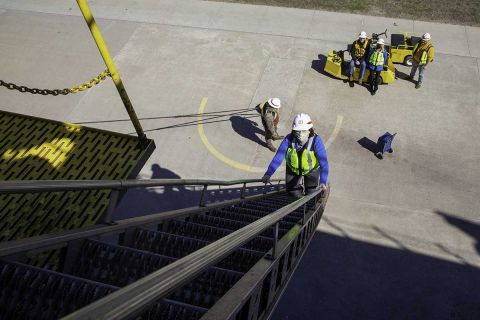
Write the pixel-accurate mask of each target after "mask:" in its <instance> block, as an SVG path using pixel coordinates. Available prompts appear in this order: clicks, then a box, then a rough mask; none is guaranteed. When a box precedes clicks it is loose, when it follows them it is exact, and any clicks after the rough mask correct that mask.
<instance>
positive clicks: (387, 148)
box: [377, 132, 396, 154]
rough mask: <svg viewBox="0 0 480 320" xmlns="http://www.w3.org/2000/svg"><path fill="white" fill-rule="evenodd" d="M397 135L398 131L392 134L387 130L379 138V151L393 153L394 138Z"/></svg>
mask: <svg viewBox="0 0 480 320" xmlns="http://www.w3.org/2000/svg"><path fill="white" fill-rule="evenodd" d="M395 135H396V133H394V134H391V133H389V132H385V134H383V135H382V136H381V137H380V138H378V141H377V148H378V149H377V150H378V152H380V153H382V154H383V153H384V152H389V153H392V152H393V149H392V142H393V138H395Z"/></svg>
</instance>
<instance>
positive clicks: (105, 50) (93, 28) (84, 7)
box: [77, 0, 147, 141]
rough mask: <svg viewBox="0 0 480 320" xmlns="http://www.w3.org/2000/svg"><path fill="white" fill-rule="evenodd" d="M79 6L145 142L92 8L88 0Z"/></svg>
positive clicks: (143, 134) (126, 107) (136, 129)
mask: <svg viewBox="0 0 480 320" xmlns="http://www.w3.org/2000/svg"><path fill="white" fill-rule="evenodd" d="M77 4H78V7H79V8H80V11H81V12H82V15H83V17H84V18H85V21H86V22H87V25H88V28H89V29H90V33H91V34H92V36H93V39H94V40H95V43H96V44H97V47H98V50H99V51H100V54H101V55H102V58H103V61H104V62H105V65H106V66H107V69H108V71H109V72H110V75H111V76H112V80H113V82H114V83H115V87H116V88H117V91H118V94H119V95H120V97H121V98H122V101H123V104H124V106H125V109H127V113H128V116H129V117H130V120H131V121H132V124H133V126H134V127H135V131H136V132H137V135H138V137H139V138H140V140H141V141H145V140H146V138H147V137H146V135H145V133H144V132H143V129H142V125H141V124H140V121H139V120H138V117H137V114H136V113H135V110H134V109H133V105H132V103H131V101H130V98H129V97H128V95H127V91H126V90H125V87H124V86H123V82H122V79H121V78H120V74H119V73H118V71H117V68H116V67H115V64H114V63H113V60H112V57H111V56H110V52H109V51H108V47H107V45H106V43H105V41H104V39H103V36H102V34H101V32H100V29H99V28H98V26H97V24H96V22H95V19H94V18H93V15H92V12H91V11H90V7H89V6H88V2H87V0H77Z"/></svg>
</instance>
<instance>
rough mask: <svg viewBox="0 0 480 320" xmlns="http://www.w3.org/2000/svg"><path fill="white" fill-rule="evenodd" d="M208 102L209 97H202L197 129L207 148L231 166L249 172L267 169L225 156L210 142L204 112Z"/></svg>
mask: <svg viewBox="0 0 480 320" xmlns="http://www.w3.org/2000/svg"><path fill="white" fill-rule="evenodd" d="M207 102H208V98H207V97H203V98H202V102H201V103H200V107H199V108H198V115H199V116H198V119H199V121H198V126H197V129H198V134H199V136H200V139H201V140H202V142H203V144H204V145H205V147H206V148H207V150H208V151H209V152H210V153H211V154H213V155H214V156H215V157H216V158H217V159H218V160H220V161H222V162H224V163H226V164H228V165H229V166H231V167H234V168H236V169H240V170H243V171H247V172H263V171H264V170H265V169H264V168H253V167H251V166H249V165H246V164H244V163H241V162H238V161H235V160H233V159H230V158H228V157H226V156H224V155H223V154H222V153H221V152H220V151H218V150H217V149H215V147H214V146H213V145H212V144H211V143H210V141H208V139H207V136H206V135H205V130H204V129H203V112H204V111H205V107H206V105H207Z"/></svg>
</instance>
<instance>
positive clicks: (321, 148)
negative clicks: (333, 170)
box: [265, 133, 328, 185]
mask: <svg viewBox="0 0 480 320" xmlns="http://www.w3.org/2000/svg"><path fill="white" fill-rule="evenodd" d="M316 136H317V137H316V138H315V141H314V144H313V148H312V151H313V152H314V153H315V156H316V157H317V159H318V163H319V164H320V167H319V168H318V170H319V171H320V183H323V184H325V185H326V184H327V181H328V159H327V150H326V149H325V145H324V144H323V141H322V139H321V138H320V136H319V135H316ZM292 139H294V138H293V136H292V134H291V133H289V134H287V136H286V137H285V138H284V139H283V141H282V143H281V144H280V147H278V150H277V153H276V154H275V156H274V157H273V159H272V162H270V165H269V166H268V169H267V172H265V175H267V176H270V177H271V176H272V175H273V174H274V173H275V171H277V169H278V167H280V165H281V164H282V162H283V160H284V159H285V155H286V154H287V149H288V147H289V146H290V145H291V144H292ZM295 149H297V151H300V150H301V149H302V147H301V146H300V145H299V144H298V143H297V142H296V140H295Z"/></svg>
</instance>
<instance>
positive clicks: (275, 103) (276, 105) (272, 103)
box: [268, 98, 282, 109]
mask: <svg viewBox="0 0 480 320" xmlns="http://www.w3.org/2000/svg"><path fill="white" fill-rule="evenodd" d="M268 104H269V105H270V107H272V108H275V109H279V108H280V107H281V106H282V102H281V101H280V99H278V98H270V99H268Z"/></svg>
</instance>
